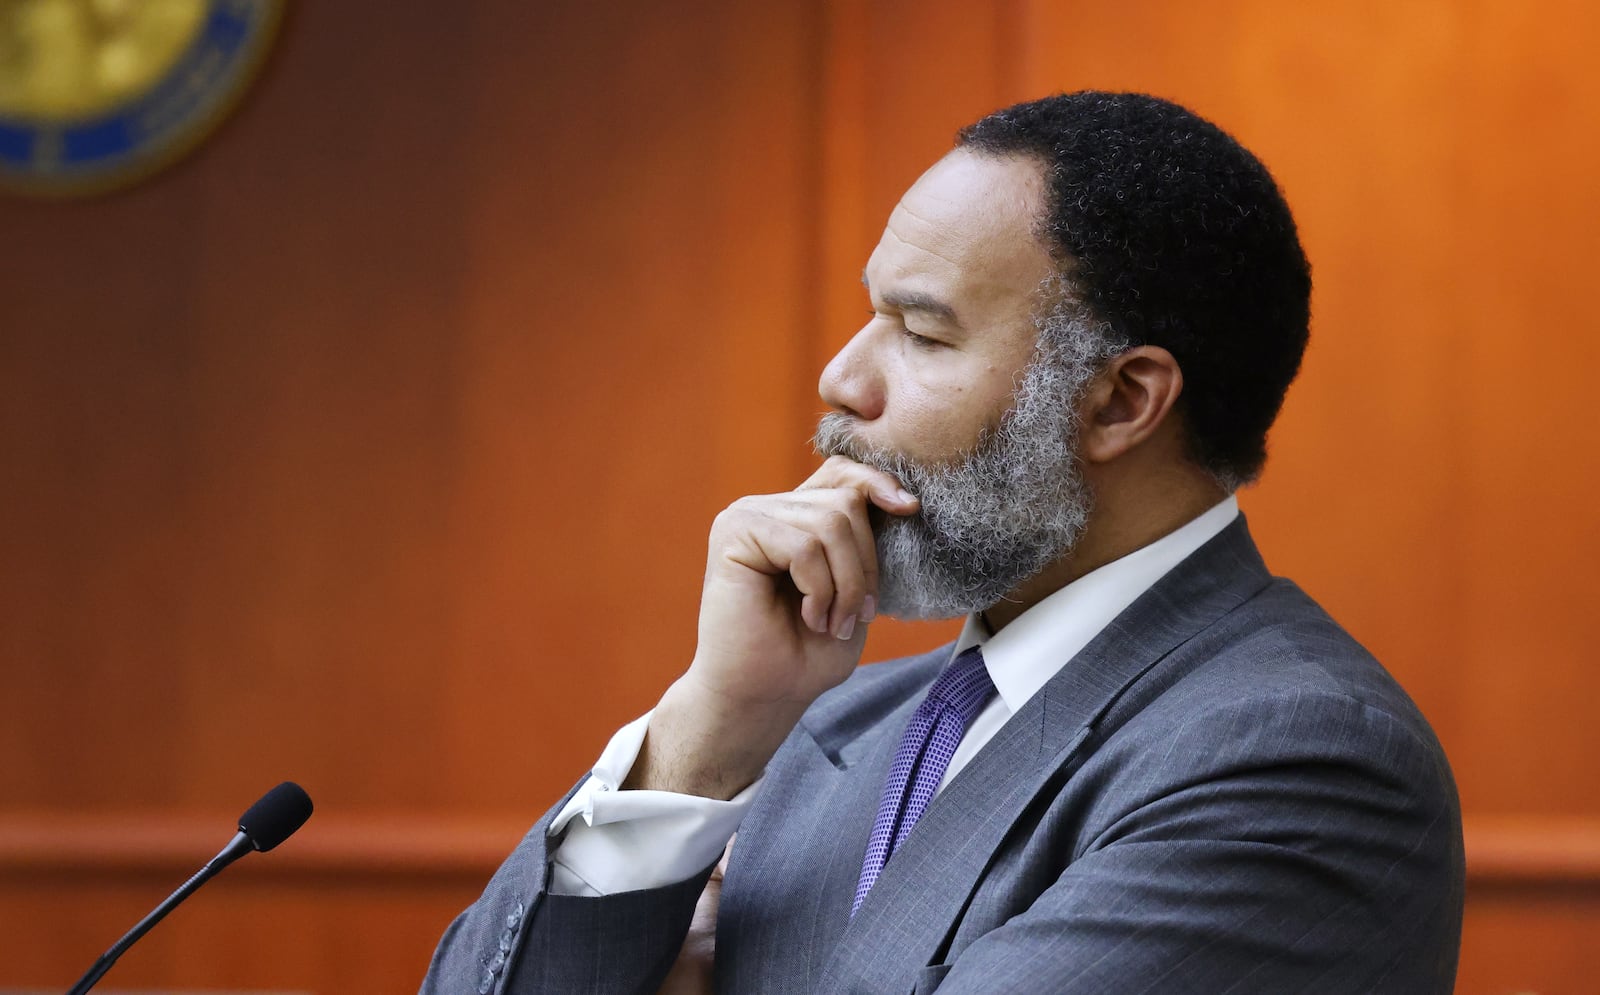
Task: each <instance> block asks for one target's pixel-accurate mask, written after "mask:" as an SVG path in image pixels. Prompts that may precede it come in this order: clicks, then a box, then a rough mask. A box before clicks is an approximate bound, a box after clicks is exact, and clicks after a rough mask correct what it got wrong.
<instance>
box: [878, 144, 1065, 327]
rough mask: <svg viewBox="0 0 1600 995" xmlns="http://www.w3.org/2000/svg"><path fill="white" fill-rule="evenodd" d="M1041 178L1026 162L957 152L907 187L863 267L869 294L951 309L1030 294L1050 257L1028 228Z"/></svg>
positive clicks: (1034, 219) (1040, 195) (1039, 199)
mask: <svg viewBox="0 0 1600 995" xmlns="http://www.w3.org/2000/svg"><path fill="white" fill-rule="evenodd" d="M1043 206H1044V180H1043V176H1042V172H1041V170H1040V167H1039V166H1038V165H1037V164H1036V163H1034V162H1032V161H1031V160H1027V159H1022V158H1013V157H997V156H988V155H979V154H976V153H973V152H968V151H966V150H962V149H957V150H956V151H954V152H951V153H950V154H949V155H947V156H945V157H944V158H943V159H940V160H939V161H938V162H937V163H935V164H934V165H933V167H932V168H931V169H929V170H928V171H927V172H926V173H924V174H922V176H921V177H920V178H919V179H918V180H917V182H916V183H914V184H912V186H911V189H909V190H907V191H906V193H905V196H903V197H901V198H900V203H899V204H898V205H896V206H895V209H894V212H893V213H892V214H891V215H890V216H889V224H888V226H887V227H886V228H885V229H884V233H883V238H882V239H881V240H880V241H879V242H878V247H877V248H876V249H875V250H873V253H872V258H871V259H870V260H869V261H868V264H867V279H868V282H869V284H870V286H871V287H872V288H873V290H874V291H879V290H882V291H888V290H890V289H893V290H894V291H896V292H899V293H912V294H915V293H923V294H933V295H936V296H938V297H941V298H943V299H945V300H947V301H948V302H949V303H951V304H952V305H953V306H955V307H956V309H957V311H958V314H960V313H963V312H981V311H984V310H987V309H992V308H995V307H1003V306H1007V305H1009V304H1011V303H1014V302H1015V299H1016V298H1017V297H1018V296H1019V295H1020V296H1022V297H1024V298H1026V299H1027V300H1030V301H1031V299H1032V297H1033V294H1034V292H1035V291H1036V290H1037V288H1038V286H1039V284H1040V282H1041V281H1043V280H1044V279H1045V278H1046V277H1047V276H1049V275H1050V273H1051V271H1052V261H1051V259H1050V256H1049V254H1048V253H1047V252H1046V251H1045V249H1044V247H1043V245H1042V244H1041V243H1040V241H1039V239H1038V238H1037V237H1036V235H1035V233H1034V229H1035V226H1036V224H1037V223H1038V219H1039V217H1040V214H1041V212H1042V210H1043Z"/></svg>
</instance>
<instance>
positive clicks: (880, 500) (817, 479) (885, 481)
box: [796, 456, 920, 515]
mask: <svg viewBox="0 0 1600 995" xmlns="http://www.w3.org/2000/svg"><path fill="white" fill-rule="evenodd" d="M831 487H842V488H847V489H850V490H853V491H856V492H857V493H859V494H860V495H861V496H862V497H863V498H865V499H867V500H868V501H871V502H872V503H873V504H875V505H877V506H878V507H880V508H882V509H883V510H884V511H887V512H889V513H890V514H891V515H909V514H911V513H912V512H914V511H916V510H917V508H918V507H919V505H920V502H918V500H917V498H916V495H914V494H912V493H911V492H910V491H908V490H906V489H905V488H904V487H902V486H901V485H900V481H899V480H897V479H895V477H894V475H893V474H890V473H885V472H883V471H882V470H879V469H875V468H874V467H870V466H867V465H866V464H865V463H857V462H856V461H855V460H853V459H849V458H848V457H845V456H830V457H828V458H827V460H826V461H824V462H823V464H822V466H820V467H818V468H817V472H816V473H813V474H812V475H811V476H810V477H808V478H807V479H806V482H805V483H803V484H801V485H800V486H799V487H798V488H796V490H802V491H803V490H813V489H817V488H831Z"/></svg>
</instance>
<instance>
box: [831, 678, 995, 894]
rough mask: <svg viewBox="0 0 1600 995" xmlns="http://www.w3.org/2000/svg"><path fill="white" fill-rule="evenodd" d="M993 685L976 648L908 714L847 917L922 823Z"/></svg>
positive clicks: (992, 689)
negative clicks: (958, 748) (923, 816)
mask: <svg viewBox="0 0 1600 995" xmlns="http://www.w3.org/2000/svg"><path fill="white" fill-rule="evenodd" d="M994 693H995V690H994V682H993V681H991V680H990V679H989V671H988V670H986V669H985V668H984V666H983V654H982V653H980V652H979V651H978V647H976V646H973V647H972V648H970V649H968V650H966V651H965V652H963V653H962V654H961V655H960V656H958V657H956V658H955V660H953V661H952V662H951V664H950V666H948V667H946V668H945V670H944V673H942V674H940V675H939V679H938V680H936V681H934V682H933V687H931V688H929V689H928V696H927V697H926V698H924V699H923V700H922V704H920V705H918V706H917V710H916V711H915V712H913V713H912V715H911V721H910V722H908V723H907V724H906V731H905V735H903V736H901V737H900V749H899V750H898V751H896V752H895V755H894V763H893V764H892V765H891V766H890V767H889V779H888V780H887V781H886V782H884V785H883V799H882V800H881V801H879V802H878V818H877V821H875V822H873V824H872V836H871V837H869V838H868V839H867V855H866V857H865V858H864V859H863V860H862V861H861V879H860V881H859V882H857V884H856V900H855V902H854V903H853V904H852V905H851V906H850V916H851V918H854V917H855V914H856V910H857V909H859V908H861V903H862V902H863V901H864V900H865V899H866V897H867V892H869V891H871V890H872V886H873V884H874V883H876V882H877V880H878V875H880V874H882V873H883V865H884V864H886V863H888V862H889V857H890V855H892V854H893V853H894V852H895V850H897V849H899V847H900V844H901V843H903V842H905V838H906V836H907V835H909V834H910V832H911V827H912V826H914V825H916V824H917V820H918V819H920V818H922V811H923V809H926V808H927V807H928V802H929V801H931V800H932V799H933V793H934V792H935V791H937V790H938V788H939V782H940V781H941V780H943V778H944V772H945V768H947V767H949V766H950V758H951V757H952V756H954V755H955V752H956V747H957V746H958V745H960V743H961V737H962V735H963V734H964V733H965V732H966V730H967V726H968V725H969V724H970V723H971V722H972V720H973V719H974V718H976V717H977V715H978V713H979V712H981V711H983V706H984V705H986V704H988V703H989V699H990V698H992V697H993V696H994Z"/></svg>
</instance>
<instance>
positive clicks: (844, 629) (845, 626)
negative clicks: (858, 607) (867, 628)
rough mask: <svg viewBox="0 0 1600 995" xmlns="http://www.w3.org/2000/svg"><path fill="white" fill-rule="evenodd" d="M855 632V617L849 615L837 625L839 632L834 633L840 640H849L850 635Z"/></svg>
mask: <svg viewBox="0 0 1600 995" xmlns="http://www.w3.org/2000/svg"><path fill="white" fill-rule="evenodd" d="M855 631H856V617H855V616H854V615H849V616H846V617H845V620H844V621H843V622H840V623H839V631H838V632H837V633H835V635H837V636H838V637H839V638H840V639H849V638H850V634H851V633H853V632H855Z"/></svg>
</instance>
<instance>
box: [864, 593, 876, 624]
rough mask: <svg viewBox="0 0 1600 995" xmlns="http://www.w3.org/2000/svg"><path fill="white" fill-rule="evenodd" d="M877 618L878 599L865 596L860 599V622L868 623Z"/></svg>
mask: <svg viewBox="0 0 1600 995" xmlns="http://www.w3.org/2000/svg"><path fill="white" fill-rule="evenodd" d="M877 617H878V599H877V598H874V597H873V596H872V595H870V594H869V595H867V596H866V597H864V598H862V599H861V621H863V622H870V621H872V620H873V619H875V618H877Z"/></svg>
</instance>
